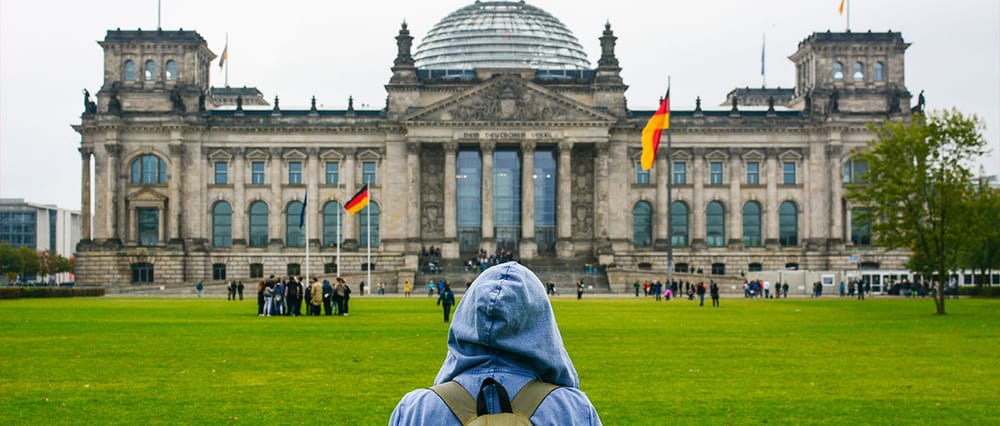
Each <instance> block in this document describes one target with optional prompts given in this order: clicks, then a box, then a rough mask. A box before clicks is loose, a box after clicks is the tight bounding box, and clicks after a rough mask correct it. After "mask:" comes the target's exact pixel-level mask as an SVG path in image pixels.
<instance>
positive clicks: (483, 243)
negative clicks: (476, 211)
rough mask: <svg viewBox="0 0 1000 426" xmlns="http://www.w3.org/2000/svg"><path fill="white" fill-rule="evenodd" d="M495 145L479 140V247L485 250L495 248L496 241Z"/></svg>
mask: <svg viewBox="0 0 1000 426" xmlns="http://www.w3.org/2000/svg"><path fill="white" fill-rule="evenodd" d="M495 149H496V145H495V144H494V143H493V142H481V143H480V145H479V152H480V154H481V155H482V160H483V190H482V193H481V194H482V203H483V208H482V215H483V235H482V239H480V242H479V247H481V248H483V249H485V250H486V251H487V252H492V251H493V250H495V249H496V247H495V246H496V241H495V240H494V237H493V151H494V150H495Z"/></svg>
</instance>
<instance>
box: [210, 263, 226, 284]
mask: <svg viewBox="0 0 1000 426" xmlns="http://www.w3.org/2000/svg"><path fill="white" fill-rule="evenodd" d="M224 279H226V264H225V263H213V264H212V280H213V281H222V280H224Z"/></svg>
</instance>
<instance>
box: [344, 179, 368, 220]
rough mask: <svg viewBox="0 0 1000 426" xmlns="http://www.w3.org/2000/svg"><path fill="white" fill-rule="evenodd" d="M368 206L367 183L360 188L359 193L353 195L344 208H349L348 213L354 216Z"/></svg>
mask: <svg viewBox="0 0 1000 426" xmlns="http://www.w3.org/2000/svg"><path fill="white" fill-rule="evenodd" d="M367 206H368V184H367V183H366V184H365V186H362V187H361V189H359V190H358V193H357V194H354V196H353V197H351V201H348V202H347V204H344V210H347V213H348V214H350V215H352V216H353V215H354V214H355V213H357V212H359V211H361V210H362V209H364V208H365V207H367Z"/></svg>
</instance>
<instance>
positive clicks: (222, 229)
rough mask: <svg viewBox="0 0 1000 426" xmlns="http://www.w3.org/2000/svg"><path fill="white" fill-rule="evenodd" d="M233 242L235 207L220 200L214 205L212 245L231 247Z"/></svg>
mask: <svg viewBox="0 0 1000 426" xmlns="http://www.w3.org/2000/svg"><path fill="white" fill-rule="evenodd" d="M232 243H233V207H232V206H230V205H229V203H227V202H225V201H219V202H218V203H216V204H215V207H212V246H213V247H229V246H231V245H232Z"/></svg>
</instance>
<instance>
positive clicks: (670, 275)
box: [666, 75, 674, 288]
mask: <svg viewBox="0 0 1000 426" xmlns="http://www.w3.org/2000/svg"><path fill="white" fill-rule="evenodd" d="M669 97H670V76H669V75H668V76H667V99H669ZM668 102H669V101H668ZM669 113H670V111H667V114H669ZM672 131H673V126H667V284H666V285H667V288H672V287H671V286H672V285H673V283H674V242H673V239H674V236H673V234H672V232H673V230H672V229H670V213H671V210H672V209H673V205H672V204H673V194H672V193H673V182H674V176H673V175H674V173H673V171H674V170H673V167H674V163H673V161H672V158H671V157H672V154H673V153H672V152H671V146H670V134H671V132H672Z"/></svg>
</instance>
